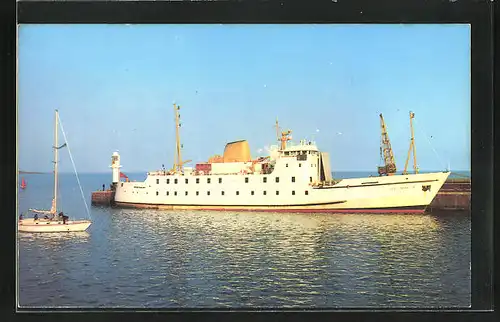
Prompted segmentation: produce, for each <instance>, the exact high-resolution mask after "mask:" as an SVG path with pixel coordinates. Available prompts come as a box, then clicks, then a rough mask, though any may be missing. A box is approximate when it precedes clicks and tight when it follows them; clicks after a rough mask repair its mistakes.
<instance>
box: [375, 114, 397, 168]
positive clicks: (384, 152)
mask: <svg viewBox="0 0 500 322" xmlns="http://www.w3.org/2000/svg"><path fill="white" fill-rule="evenodd" d="M380 127H381V128H382V139H381V143H380V157H381V159H382V158H383V159H384V166H382V167H378V174H379V175H381V176H382V175H388V176H390V175H393V174H394V173H396V162H395V161H394V154H393V152H392V147H391V142H390V141H389V135H388V134H387V128H386V126H385V122H384V117H383V116H382V114H380Z"/></svg>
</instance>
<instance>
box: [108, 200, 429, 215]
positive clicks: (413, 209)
mask: <svg viewBox="0 0 500 322" xmlns="http://www.w3.org/2000/svg"><path fill="white" fill-rule="evenodd" d="M116 206H117V207H121V208H135V209H160V210H197V211H247V212H290V213H345V214H350V213H364V214H383V213H401V214H413V213H414V214H418V213H424V212H425V209H426V207H427V206H425V205H423V206H410V207H392V208H357V209H353V208H327V207H325V206H324V205H321V206H309V207H307V206H302V207H290V206H289V207H287V206H263V207H253V206H194V205H163V204H142V203H128V202H117V203H116Z"/></svg>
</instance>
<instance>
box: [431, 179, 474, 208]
mask: <svg viewBox="0 0 500 322" xmlns="http://www.w3.org/2000/svg"><path fill="white" fill-rule="evenodd" d="M470 197H471V189H470V179H469V178H464V179H448V180H446V182H445V183H444V185H443V186H442V187H441V190H439V192H438V194H437V195H436V197H435V198H434V200H433V201H432V203H431V204H430V205H429V207H428V208H427V209H428V210H429V211H431V212H432V211H433V210H461V211H469V210H470Z"/></svg>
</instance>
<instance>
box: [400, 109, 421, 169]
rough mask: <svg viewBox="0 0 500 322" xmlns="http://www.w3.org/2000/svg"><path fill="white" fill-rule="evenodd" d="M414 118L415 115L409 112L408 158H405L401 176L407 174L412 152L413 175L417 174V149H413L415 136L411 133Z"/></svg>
mask: <svg viewBox="0 0 500 322" xmlns="http://www.w3.org/2000/svg"><path fill="white" fill-rule="evenodd" d="M414 118H415V113H413V112H410V131H411V141H410V148H409V149H408V156H407V157H406V163H405V169H404V170H403V174H408V171H407V169H408V161H410V155H411V152H412V151H413V170H414V171H415V174H417V173H418V167H417V148H416V147H415V135H414V133H413V119H414Z"/></svg>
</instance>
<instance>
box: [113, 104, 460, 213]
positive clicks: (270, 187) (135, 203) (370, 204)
mask: <svg viewBox="0 0 500 322" xmlns="http://www.w3.org/2000/svg"><path fill="white" fill-rule="evenodd" d="M175 110H176V115H177V113H178V112H177V110H178V109H177V108H176V109H175ZM176 125H177V126H178V117H177V116H176ZM383 129H384V131H385V126H384V127H383ZM277 135H278V141H279V143H280V144H279V146H272V147H271V148H270V150H269V155H268V156H266V157H259V158H255V159H252V157H251V153H250V147H249V143H248V141H246V140H240V141H235V142H230V143H227V144H226V147H225V149H224V153H223V155H215V156H213V157H211V158H209V159H208V161H206V162H200V163H197V164H196V165H195V167H194V168H193V167H184V166H183V165H182V164H183V163H182V161H181V159H180V157H176V162H175V165H176V166H174V167H173V168H172V169H171V170H169V171H167V170H159V171H152V172H149V173H148V174H147V178H146V180H145V181H143V182H130V181H129V180H127V181H125V182H123V181H119V179H118V180H116V178H120V175H119V174H120V173H119V171H120V170H119V169H120V164H119V162H120V159H119V156H118V154H117V153H116V152H115V154H114V155H113V162H114V167H113V171H114V172H117V173H114V175H113V178H114V179H113V185H114V187H115V191H116V193H115V203H116V205H117V206H124V207H125V206H128V207H144V208H162V209H193V210H222V211H223V210H239V211H242V210H247V211H248V210H250V211H288V212H364V213H369V212H381V213H384V212H408V213H410V212H423V211H425V208H426V207H427V206H428V205H429V204H430V203H431V202H432V200H433V199H434V197H435V196H436V194H437V192H438V191H439V189H440V188H441V186H442V185H443V183H444V182H445V181H446V179H447V178H448V176H449V174H450V173H449V172H435V173H421V174H407V173H406V174H402V175H396V174H394V173H392V171H390V172H391V175H380V176H378V177H376V176H375V177H367V178H351V179H342V180H334V179H333V178H332V175H331V169H330V157H329V154H328V153H326V152H321V151H320V150H319V149H318V147H317V146H316V144H315V142H312V141H306V140H300V141H299V142H298V143H296V144H289V143H288V142H289V141H290V139H291V131H289V130H288V131H283V132H281V131H279V125H278V124H277ZM385 135H386V133H385ZM412 138H413V135H412ZM176 142H177V147H176V149H177V151H180V148H179V145H180V143H179V142H180V140H179V132H178V131H177V138H176ZM383 142H386V141H384V140H383ZM412 142H413V140H412ZM386 143H387V142H386ZM386 145H387V144H386ZM391 153H392V152H391ZM179 154H180V153H179ZM179 164H181V166H179Z"/></svg>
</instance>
